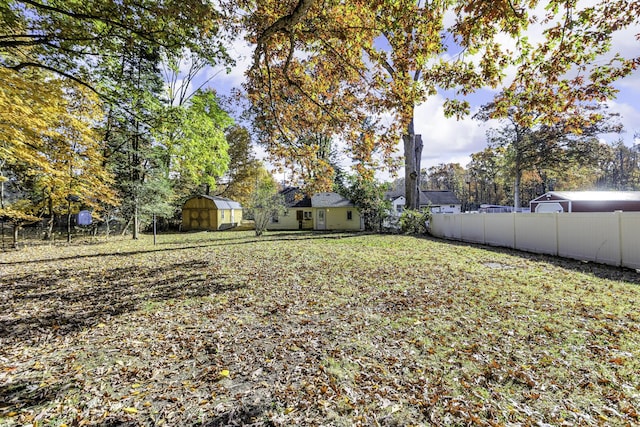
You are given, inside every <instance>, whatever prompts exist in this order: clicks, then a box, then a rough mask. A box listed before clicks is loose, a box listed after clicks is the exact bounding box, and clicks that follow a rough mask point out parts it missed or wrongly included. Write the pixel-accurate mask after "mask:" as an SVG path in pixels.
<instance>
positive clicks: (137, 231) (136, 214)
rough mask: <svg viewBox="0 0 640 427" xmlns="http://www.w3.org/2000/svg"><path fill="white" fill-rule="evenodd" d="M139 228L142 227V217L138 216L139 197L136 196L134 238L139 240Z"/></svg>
mask: <svg viewBox="0 0 640 427" xmlns="http://www.w3.org/2000/svg"><path fill="white" fill-rule="evenodd" d="M139 229H140V219H139V217H138V197H137V196H136V200H135V202H134V206H133V233H132V236H133V240H138V238H139V235H138V233H139Z"/></svg>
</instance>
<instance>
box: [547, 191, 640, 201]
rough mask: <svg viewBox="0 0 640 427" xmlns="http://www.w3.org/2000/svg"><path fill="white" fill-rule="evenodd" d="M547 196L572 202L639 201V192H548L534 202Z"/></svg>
mask: <svg viewBox="0 0 640 427" xmlns="http://www.w3.org/2000/svg"><path fill="white" fill-rule="evenodd" d="M547 195H550V196H555V197H557V198H560V199H565V200H572V201H603V202H604V201H640V191H549V192H547V193H545V194H543V195H542V196H540V197H537V198H536V199H535V200H542V199H545V198H547Z"/></svg>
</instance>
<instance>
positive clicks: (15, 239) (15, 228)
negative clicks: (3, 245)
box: [12, 224, 20, 249]
mask: <svg viewBox="0 0 640 427" xmlns="http://www.w3.org/2000/svg"><path fill="white" fill-rule="evenodd" d="M18 231H20V226H19V225H18V224H13V245H12V248H13V249H18Z"/></svg>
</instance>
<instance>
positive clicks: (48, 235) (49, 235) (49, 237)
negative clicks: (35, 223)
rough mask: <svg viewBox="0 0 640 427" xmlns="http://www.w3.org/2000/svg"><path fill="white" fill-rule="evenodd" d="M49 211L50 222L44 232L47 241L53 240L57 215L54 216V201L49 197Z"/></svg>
mask: <svg viewBox="0 0 640 427" xmlns="http://www.w3.org/2000/svg"><path fill="white" fill-rule="evenodd" d="M47 210H48V211H49V221H47V229H46V230H45V232H44V239H45V240H49V241H51V240H53V224H54V223H55V215H54V214H53V199H52V198H51V197H49V200H48V201H47Z"/></svg>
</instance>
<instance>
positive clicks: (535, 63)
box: [243, 0, 640, 207]
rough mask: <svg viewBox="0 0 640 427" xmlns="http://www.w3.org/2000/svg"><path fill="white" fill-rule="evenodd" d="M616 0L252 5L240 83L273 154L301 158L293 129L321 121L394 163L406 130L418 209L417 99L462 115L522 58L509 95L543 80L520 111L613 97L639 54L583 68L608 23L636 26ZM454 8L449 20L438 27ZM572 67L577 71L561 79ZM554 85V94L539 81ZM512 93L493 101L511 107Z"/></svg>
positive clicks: (410, 191) (631, 7)
mask: <svg viewBox="0 0 640 427" xmlns="http://www.w3.org/2000/svg"><path fill="white" fill-rule="evenodd" d="M615 3H616V5H617V6H619V7H620V9H619V10H618V9H616V8H611V7H610V2H609V1H608V0H607V1H605V0H603V1H601V2H599V3H597V5H596V6H594V7H584V8H582V9H579V10H577V6H576V4H577V2H576V1H572V2H560V1H556V0H549V1H548V2H546V4H547V7H546V8H545V10H544V15H543V16H536V15H535V12H534V10H535V8H536V6H543V5H544V4H545V2H541V1H535V0H534V1H526V2H524V1H516V2H513V1H499V2H486V1H480V0H477V1H445V0H443V1H429V2H422V1H416V0H400V1H398V0H375V1H366V2H364V1H349V2H344V1H338V0H333V1H323V2H319V1H315V0H297V1H294V0H290V1H288V2H285V3H284V4H283V3H282V2H281V1H273V0H271V1H264V2H260V3H259V4H254V3H252V2H247V3H246V4H245V6H246V7H245V9H246V12H247V13H245V14H244V15H243V16H244V18H245V20H244V21H243V26H244V27H245V29H246V30H247V31H248V34H249V39H250V40H251V41H252V42H254V43H255V45H256V48H255V52H254V62H253V67H252V68H251V70H250V71H249V73H248V83H247V90H248V93H249V96H250V98H251V100H252V102H253V103H254V105H255V107H256V109H258V110H259V111H260V115H259V116H258V121H257V123H258V126H259V127H261V128H262V129H263V131H264V133H265V135H266V136H267V137H268V139H267V141H268V142H267V147H268V149H269V151H270V152H271V153H274V155H276V156H290V155H297V154H298V153H295V154H294V152H295V150H292V149H291V147H290V146H289V144H290V142H291V141H292V140H295V138H293V137H292V136H295V135H296V134H297V133H298V132H299V130H300V129H307V128H312V129H316V128H317V127H318V126H319V124H320V123H321V124H322V125H323V126H326V129H325V130H324V132H325V133H327V132H328V130H330V132H331V133H332V134H334V135H339V136H340V137H341V138H343V139H344V140H345V142H346V144H347V146H348V148H349V150H350V152H352V153H353V155H354V156H358V157H360V158H362V159H365V160H366V161H370V160H371V159H372V153H374V152H375V151H378V152H380V153H381V154H382V158H383V159H389V158H390V155H391V154H392V153H393V152H394V149H395V145H396V141H397V140H398V137H399V136H400V135H402V140H403V146H404V156H405V185H406V191H405V192H406V196H407V199H408V200H407V204H408V205H409V207H415V206H416V204H417V188H418V185H417V180H418V177H419V165H418V161H417V160H418V159H419V156H420V144H419V143H416V139H415V132H414V126H413V112H414V109H415V106H416V105H417V104H418V103H420V102H423V101H424V100H425V99H427V97H429V96H433V95H435V94H436V93H437V91H438V90H439V89H443V90H445V91H448V92H447V93H449V94H451V93H452V95H453V96H452V97H450V99H448V100H447V101H445V103H444V107H445V110H446V112H447V113H448V114H450V115H456V116H459V115H461V114H464V113H466V112H467V111H468V107H469V105H468V103H467V102H466V101H461V100H459V99H457V98H456V97H457V96H464V95H466V94H468V93H470V92H472V91H473V90H475V89H477V88H479V87H483V86H485V85H489V86H495V85H497V84H499V83H500V80H501V78H502V70H504V68H505V67H506V66H508V65H509V64H514V65H517V66H519V68H518V71H519V74H518V76H517V78H516V79H515V81H514V85H512V86H510V87H509V90H510V91H511V92H513V91H514V90H515V88H517V87H519V85H520V84H521V83H527V82H528V81H529V80H532V81H533V82H534V84H535V85H536V86H535V87H536V88H541V91H540V93H541V94H543V96H542V100H541V102H539V103H538V104H536V103H535V100H536V97H537V96H538V91H537V90H535V89H534V90H530V89H529V88H527V102H526V107H525V110H529V109H534V110H535V108H536V107H539V108H538V109H543V110H544V112H545V113H549V114H547V115H548V116H549V117H553V114H552V112H553V111H555V109H556V108H557V107H558V106H559V105H560V104H563V103H568V105H572V104H573V103H574V102H578V101H585V100H590V99H591V100H594V99H596V98H598V99H604V98H609V97H611V96H613V94H614V91H613V90H612V88H611V83H612V82H613V81H614V80H615V79H617V78H620V77H623V76H625V75H627V74H629V73H630V72H631V71H632V69H634V68H635V66H637V64H638V58H628V59H626V58H621V57H619V56H616V57H615V58H614V59H613V60H612V61H611V62H609V63H608V64H607V65H603V66H598V67H594V68H592V69H591V70H590V71H591V74H590V75H589V78H588V79H585V77H584V75H583V74H584V73H582V72H583V71H585V70H586V69H587V67H588V64H589V63H590V61H592V60H593V59H594V58H596V57H601V56H602V55H604V54H605V53H606V52H607V50H608V48H609V44H608V41H609V40H610V37H611V34H612V33H613V32H614V31H617V30H620V29H622V28H625V27H627V26H629V25H631V24H633V23H634V22H637V19H638V18H636V17H637V16H638V13H637V12H638V9H640V4H639V3H638V2H624V1H622V0H620V1H616V2H615ZM630 3H632V4H630ZM563 6H564V9H563ZM574 11H575V12H576V13H575V14H574V13H573V12H574ZM449 14H451V15H453V16H455V21H454V22H453V24H452V25H446V24H445V19H444V18H445V16H449ZM612 15H615V16H612ZM532 22H537V23H539V24H540V25H542V26H543V27H544V29H543V32H542V34H543V36H544V37H543V38H544V40H543V41H542V42H541V43H540V44H538V45H533V44H532V43H530V42H529V41H528V40H527V39H526V37H523V36H522V34H523V31H524V30H526V29H527V27H528V26H529V23H532ZM503 35H506V38H507V39H509V38H510V39H512V40H513V41H514V44H515V52H513V51H509V50H507V49H506V48H503V47H502V46H501V45H500V44H499V41H498V39H499V37H498V36H503ZM572 69H577V70H578V71H579V74H580V75H579V77H577V78H571V79H569V78H566V79H562V76H564V75H566V74H567V72H568V71H569V70H572ZM556 83H558V87H559V88H560V90H557V89H548V88H546V87H545V85H546V84H551V85H554V86H555V85H556ZM542 89H544V90H542ZM511 92H508V91H507V92H505V96H504V101H500V105H504V106H508V105H511V104H512V102H511V104H510V103H509V101H512V100H513V98H512V97H511ZM559 94H561V95H562V96H560V97H559V96H558V95H559ZM559 99H560V101H559ZM385 113H388V114H391V115H392V116H393V117H394V120H395V121H394V123H393V124H392V125H391V126H387V127H386V128H385V126H384V124H383V123H382V122H381V121H380V120H377V118H379V117H380V116H381V115H382V114H385ZM366 117H369V118H373V120H374V124H375V126H374V127H373V129H375V135H372V136H371V137H367V138H359V137H358V136H359V135H361V134H362V124H363V123H364V119H365V118H366ZM359 172H360V171H359Z"/></svg>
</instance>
